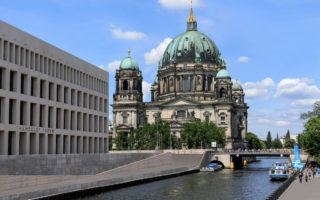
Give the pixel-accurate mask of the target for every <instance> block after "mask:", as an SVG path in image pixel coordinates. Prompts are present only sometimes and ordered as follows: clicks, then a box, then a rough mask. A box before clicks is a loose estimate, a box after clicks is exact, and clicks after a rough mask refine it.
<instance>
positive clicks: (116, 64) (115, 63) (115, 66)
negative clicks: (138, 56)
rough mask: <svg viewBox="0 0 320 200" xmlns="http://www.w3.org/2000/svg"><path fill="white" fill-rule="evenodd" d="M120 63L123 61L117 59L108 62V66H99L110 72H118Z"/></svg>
mask: <svg viewBox="0 0 320 200" xmlns="http://www.w3.org/2000/svg"><path fill="white" fill-rule="evenodd" d="M120 63H121V61H119V60H115V61H112V62H110V63H109V64H108V66H104V65H99V66H98V67H100V68H101V69H103V70H106V71H108V72H112V73H114V72H116V70H117V69H119V66H120Z"/></svg>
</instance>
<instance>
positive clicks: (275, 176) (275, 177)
mask: <svg viewBox="0 0 320 200" xmlns="http://www.w3.org/2000/svg"><path fill="white" fill-rule="evenodd" d="M269 177H270V179H271V180H285V179H288V178H289V175H288V174H270V175H269Z"/></svg>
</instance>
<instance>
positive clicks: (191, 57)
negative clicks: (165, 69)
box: [160, 10, 221, 66]
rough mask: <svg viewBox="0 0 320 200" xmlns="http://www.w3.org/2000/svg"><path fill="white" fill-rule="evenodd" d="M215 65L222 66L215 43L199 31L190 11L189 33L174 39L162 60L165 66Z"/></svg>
mask: <svg viewBox="0 0 320 200" xmlns="http://www.w3.org/2000/svg"><path fill="white" fill-rule="evenodd" d="M184 62H191V63H214V64H217V65H220V62H221V59H220V52H219V50H218V48H217V46H216V45H215V43H214V42H213V41H212V40H211V39H210V38H209V37H208V36H206V35H205V34H203V33H201V32H199V31H198V30H197V22H196V21H195V18H194V16H193V11H192V10H191V11H190V17H189V21H188V23H187V31H186V32H184V33H182V34H180V35H178V36H177V37H176V38H174V39H173V40H172V41H171V42H170V44H169V45H168V47H167V49H166V50H165V52H164V54H163V58H162V62H160V63H161V64H162V66H163V65H167V64H170V63H184Z"/></svg>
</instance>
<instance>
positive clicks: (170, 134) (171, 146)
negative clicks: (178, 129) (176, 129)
mask: <svg viewBox="0 0 320 200" xmlns="http://www.w3.org/2000/svg"><path fill="white" fill-rule="evenodd" d="M170 149H172V138H171V132H170Z"/></svg>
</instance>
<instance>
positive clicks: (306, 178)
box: [304, 172, 308, 183]
mask: <svg viewBox="0 0 320 200" xmlns="http://www.w3.org/2000/svg"><path fill="white" fill-rule="evenodd" d="M304 177H305V180H306V183H307V182H308V173H307V172H306V174H305V176H304Z"/></svg>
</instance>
